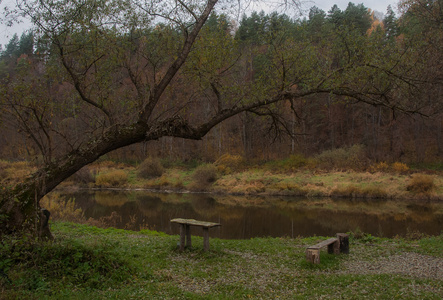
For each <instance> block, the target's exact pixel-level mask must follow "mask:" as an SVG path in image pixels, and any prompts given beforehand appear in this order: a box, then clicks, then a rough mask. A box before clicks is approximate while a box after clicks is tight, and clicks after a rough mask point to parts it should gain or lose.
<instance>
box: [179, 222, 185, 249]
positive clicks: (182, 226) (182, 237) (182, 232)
mask: <svg viewBox="0 0 443 300" xmlns="http://www.w3.org/2000/svg"><path fill="white" fill-rule="evenodd" d="M185 226H186V225H185V224H180V251H183V250H185V238H186V235H185V233H186V228H185Z"/></svg>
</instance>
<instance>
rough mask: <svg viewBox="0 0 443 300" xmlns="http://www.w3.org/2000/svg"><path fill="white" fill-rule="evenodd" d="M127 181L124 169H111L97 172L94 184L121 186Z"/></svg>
mask: <svg viewBox="0 0 443 300" xmlns="http://www.w3.org/2000/svg"><path fill="white" fill-rule="evenodd" d="M127 183H128V174H127V173H126V172H125V171H124V170H112V171H109V172H107V173H100V174H98V176H97V178H96V180H95V184H96V185H98V186H100V187H122V186H125V185H126V184H127Z"/></svg>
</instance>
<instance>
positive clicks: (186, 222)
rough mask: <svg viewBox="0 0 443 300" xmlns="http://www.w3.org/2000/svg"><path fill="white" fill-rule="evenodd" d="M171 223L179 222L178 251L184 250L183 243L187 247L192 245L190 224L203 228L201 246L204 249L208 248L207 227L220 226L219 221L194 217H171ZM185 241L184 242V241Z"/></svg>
mask: <svg viewBox="0 0 443 300" xmlns="http://www.w3.org/2000/svg"><path fill="white" fill-rule="evenodd" d="M171 223H178V224H180V251H183V250H185V244H186V247H187V248H191V247H192V242H191V228H190V227H191V226H197V227H202V228H203V247H204V250H205V251H208V250H209V228H212V227H217V226H221V224H220V223H213V222H205V221H197V220H194V219H180V218H178V219H172V220H171ZM185 242H186V243H185Z"/></svg>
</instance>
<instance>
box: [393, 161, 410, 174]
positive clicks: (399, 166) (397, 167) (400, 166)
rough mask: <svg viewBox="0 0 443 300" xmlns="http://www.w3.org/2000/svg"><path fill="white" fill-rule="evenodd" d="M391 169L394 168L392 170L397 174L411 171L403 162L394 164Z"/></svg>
mask: <svg viewBox="0 0 443 300" xmlns="http://www.w3.org/2000/svg"><path fill="white" fill-rule="evenodd" d="M391 168H392V170H394V171H395V172H398V173H405V172H407V171H408V170H409V167H408V166H407V165H406V164H404V163H401V162H395V163H393V164H392V166H391Z"/></svg>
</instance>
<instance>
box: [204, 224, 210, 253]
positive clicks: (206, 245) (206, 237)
mask: <svg viewBox="0 0 443 300" xmlns="http://www.w3.org/2000/svg"><path fill="white" fill-rule="evenodd" d="M203 248H204V249H205V251H209V228H207V227H203Z"/></svg>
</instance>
